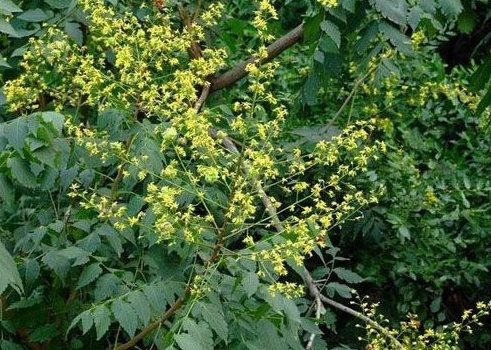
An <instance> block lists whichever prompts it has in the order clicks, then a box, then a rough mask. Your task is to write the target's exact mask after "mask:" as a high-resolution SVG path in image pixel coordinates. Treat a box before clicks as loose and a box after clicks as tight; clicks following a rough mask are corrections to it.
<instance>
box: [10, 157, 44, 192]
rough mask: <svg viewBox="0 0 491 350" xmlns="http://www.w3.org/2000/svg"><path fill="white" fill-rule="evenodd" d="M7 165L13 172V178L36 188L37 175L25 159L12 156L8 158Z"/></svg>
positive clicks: (23, 184) (26, 185) (24, 184)
mask: <svg viewBox="0 0 491 350" xmlns="http://www.w3.org/2000/svg"><path fill="white" fill-rule="evenodd" d="M7 167H8V168H9V169H10V171H11V173H12V178H13V180H15V181H18V182H19V183H20V184H21V185H22V186H25V187H28V188H35V187H36V186H37V185H38V184H37V180H36V176H34V174H33V172H32V171H31V169H30V168H29V163H28V162H27V161H26V160H25V159H20V158H10V159H8V160H7Z"/></svg>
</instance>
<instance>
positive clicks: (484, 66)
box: [470, 55, 491, 92]
mask: <svg viewBox="0 0 491 350" xmlns="http://www.w3.org/2000/svg"><path fill="white" fill-rule="evenodd" d="M490 79H491V55H490V56H488V57H487V58H486V59H485V60H484V62H482V63H481V64H480V65H479V67H478V68H477V70H476V71H475V72H474V73H473V74H472V76H471V78H470V81H471V88H472V91H474V92H477V91H479V90H481V89H484V87H485V86H486V84H487V83H488V82H489V80H490Z"/></svg>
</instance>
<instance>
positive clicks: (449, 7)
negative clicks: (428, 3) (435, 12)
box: [438, 0, 464, 17]
mask: <svg viewBox="0 0 491 350" xmlns="http://www.w3.org/2000/svg"><path fill="white" fill-rule="evenodd" d="M438 7H439V8H440V10H441V11H442V13H443V14H444V15H446V16H448V17H456V16H457V15H458V14H459V13H461V12H462V10H463V9H464V7H463V6H462V3H461V2H460V0H440V1H439V3H438Z"/></svg>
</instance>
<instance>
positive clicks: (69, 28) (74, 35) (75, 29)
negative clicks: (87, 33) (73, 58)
mask: <svg viewBox="0 0 491 350" xmlns="http://www.w3.org/2000/svg"><path fill="white" fill-rule="evenodd" d="M64 30H65V33H67V34H68V36H69V37H70V38H71V39H72V40H73V41H75V43H77V45H80V46H82V44H83V42H84V35H83V33H82V30H81V29H80V25H79V24H78V23H75V22H67V23H66V24H65V28H64Z"/></svg>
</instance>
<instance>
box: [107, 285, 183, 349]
mask: <svg viewBox="0 0 491 350" xmlns="http://www.w3.org/2000/svg"><path fill="white" fill-rule="evenodd" d="M190 292H191V290H190V289H189V287H187V288H186V290H185V293H184V297H182V298H178V299H177V300H176V301H175V302H174V304H172V306H171V307H170V308H169V309H168V310H167V311H166V312H165V314H163V315H162V317H160V318H159V319H158V320H156V321H154V322H153V323H150V324H149V325H148V326H146V327H145V328H144V329H143V330H142V331H141V332H140V333H138V334H137V335H135V336H134V337H133V338H131V339H130V340H129V341H127V342H126V343H124V344H121V345H120V346H116V347H114V348H113V350H128V349H131V348H132V347H133V346H135V345H136V344H137V343H138V342H139V341H140V340H142V339H143V338H145V337H146V336H147V335H148V334H150V333H151V332H152V331H153V330H154V329H156V328H157V327H159V326H160V325H161V324H162V323H163V322H165V321H166V320H167V319H168V318H169V317H171V316H172V315H174V314H175V313H176V311H177V310H179V309H180V308H181V307H182V305H183V304H184V300H185V299H186V297H187V296H188V295H189V293H190Z"/></svg>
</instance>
